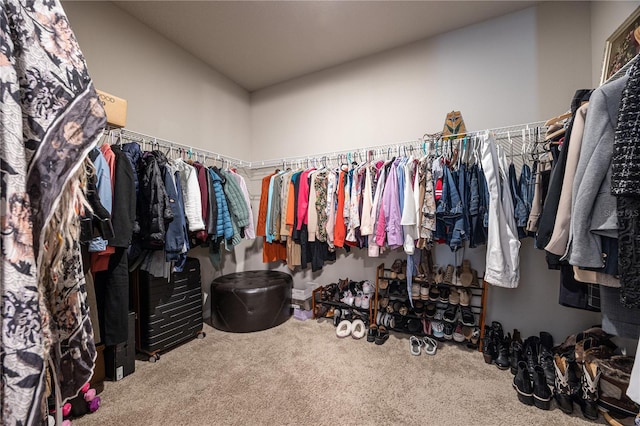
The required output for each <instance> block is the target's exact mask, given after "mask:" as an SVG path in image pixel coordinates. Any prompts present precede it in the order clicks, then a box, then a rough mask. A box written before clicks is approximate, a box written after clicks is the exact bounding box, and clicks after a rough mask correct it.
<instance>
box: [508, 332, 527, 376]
mask: <svg viewBox="0 0 640 426" xmlns="http://www.w3.org/2000/svg"><path fill="white" fill-rule="evenodd" d="M523 360H524V358H523V357H522V342H516V341H512V342H511V346H510V348H509V363H510V365H511V374H513V375H514V376H515V374H516V373H517V372H518V363H519V362H520V361H523Z"/></svg>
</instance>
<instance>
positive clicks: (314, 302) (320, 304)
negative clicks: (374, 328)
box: [311, 282, 378, 324]
mask: <svg viewBox="0 0 640 426" xmlns="http://www.w3.org/2000/svg"><path fill="white" fill-rule="evenodd" d="M327 287H328V286H322V287H318V288H316V289H315V290H313V293H312V297H311V306H312V310H313V318H314V319H317V318H320V317H326V318H331V317H332V315H328V313H331V312H333V311H334V310H335V309H340V310H341V311H345V310H347V311H357V312H360V313H363V314H368V319H369V322H368V323H369V324H372V321H373V320H374V319H375V315H374V312H375V309H374V306H375V305H377V300H378V294H377V293H378V290H377V289H378V285H377V282H376V285H375V286H374V287H375V288H374V292H373V293H371V298H370V301H369V307H368V308H362V307H358V306H355V305H350V304H347V303H343V302H340V301H337V300H327V299H326V298H323V297H322V295H323V293H324V292H325V290H326V288H327Z"/></svg>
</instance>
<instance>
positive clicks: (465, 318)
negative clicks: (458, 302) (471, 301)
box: [460, 306, 476, 327]
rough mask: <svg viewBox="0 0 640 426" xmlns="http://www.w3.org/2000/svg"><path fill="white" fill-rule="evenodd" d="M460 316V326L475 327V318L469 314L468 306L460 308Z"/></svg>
mask: <svg viewBox="0 0 640 426" xmlns="http://www.w3.org/2000/svg"><path fill="white" fill-rule="evenodd" d="M460 316H461V317H462V325H466V326H467V327H473V326H474V325H476V317H475V316H474V315H473V312H471V308H470V307H468V306H461V307H460Z"/></svg>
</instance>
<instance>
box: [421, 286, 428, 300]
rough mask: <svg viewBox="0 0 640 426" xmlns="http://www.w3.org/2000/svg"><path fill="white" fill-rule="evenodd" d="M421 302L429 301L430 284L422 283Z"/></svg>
mask: <svg viewBox="0 0 640 426" xmlns="http://www.w3.org/2000/svg"><path fill="white" fill-rule="evenodd" d="M419 293H420V300H429V284H428V283H422V284H421V285H420V292H419Z"/></svg>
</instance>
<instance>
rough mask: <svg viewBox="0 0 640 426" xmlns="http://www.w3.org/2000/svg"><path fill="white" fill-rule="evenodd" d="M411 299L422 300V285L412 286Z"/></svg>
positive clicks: (414, 284)
mask: <svg viewBox="0 0 640 426" xmlns="http://www.w3.org/2000/svg"><path fill="white" fill-rule="evenodd" d="M411 298H412V299H413V300H420V284H418V283H415V282H414V283H413V284H411Z"/></svg>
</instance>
